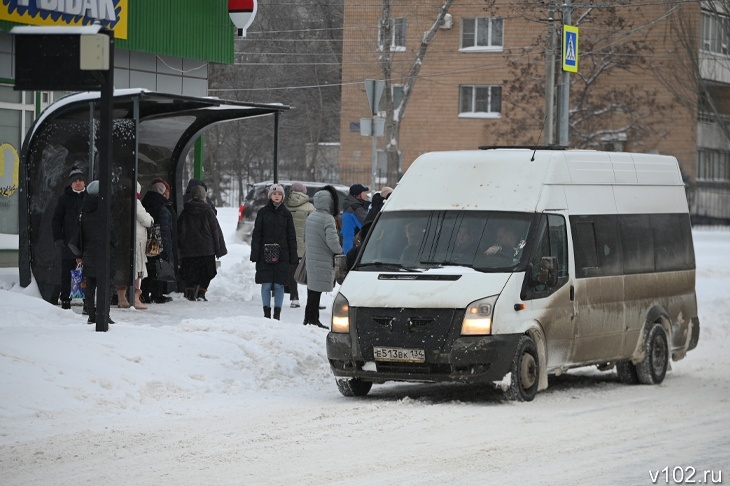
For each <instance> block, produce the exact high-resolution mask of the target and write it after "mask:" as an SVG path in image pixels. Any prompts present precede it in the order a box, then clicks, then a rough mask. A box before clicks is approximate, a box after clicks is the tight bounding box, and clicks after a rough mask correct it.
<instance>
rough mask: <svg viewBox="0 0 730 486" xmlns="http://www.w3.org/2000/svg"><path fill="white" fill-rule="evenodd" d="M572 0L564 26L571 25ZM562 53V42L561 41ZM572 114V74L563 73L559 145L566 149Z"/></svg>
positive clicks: (565, 9) (567, 0)
mask: <svg viewBox="0 0 730 486" xmlns="http://www.w3.org/2000/svg"><path fill="white" fill-rule="evenodd" d="M571 10H572V7H571V0H565V3H563V25H570V22H571V18H570V16H571V15H570V14H571ZM564 38H565V34H563V35H562V36H561V39H564ZM561 51H562V41H561ZM569 112H570V73H569V72H567V71H563V73H562V75H561V85H560V109H559V119H558V143H559V144H560V145H562V146H564V147H567V146H568V144H569V143H570V141H569V140H568V120H569V117H568V114H569Z"/></svg>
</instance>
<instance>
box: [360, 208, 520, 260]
mask: <svg viewBox="0 0 730 486" xmlns="http://www.w3.org/2000/svg"><path fill="white" fill-rule="evenodd" d="M533 217H534V215H533V214H529V213H514V212H497V211H456V210H455V211H386V212H383V213H381V214H380V217H379V218H378V221H377V222H376V224H375V225H374V227H373V228H372V229H371V231H370V234H369V235H368V239H367V241H366V243H365V247H364V249H363V250H362V254H361V257H360V261H359V262H358V264H357V266H356V268H357V269H362V270H374V271H383V270H390V271H392V270H396V271H397V270H401V271H404V270H405V271H420V270H423V269H428V268H434V267H443V266H448V265H458V266H465V267H471V268H474V269H475V270H479V271H483V272H496V271H499V272H504V271H513V270H514V269H515V268H516V267H518V266H519V265H520V264H521V263H522V262H523V260H524V258H526V255H527V253H528V252H527V250H526V248H525V247H526V241H527V235H528V233H529V231H530V224H531V222H532V221H533ZM523 255H524V258H523Z"/></svg>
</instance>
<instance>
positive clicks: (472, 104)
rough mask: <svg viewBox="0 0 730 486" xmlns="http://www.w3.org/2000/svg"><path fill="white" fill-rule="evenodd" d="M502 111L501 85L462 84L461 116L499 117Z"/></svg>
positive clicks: (460, 97) (460, 96) (460, 94)
mask: <svg viewBox="0 0 730 486" xmlns="http://www.w3.org/2000/svg"><path fill="white" fill-rule="evenodd" d="M501 113H502V87H501V86H461V87H460V93H459V116H460V117H463V118H497V117H499V116H500V114H501Z"/></svg>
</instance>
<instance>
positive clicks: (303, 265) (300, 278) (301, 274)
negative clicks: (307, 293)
mask: <svg viewBox="0 0 730 486" xmlns="http://www.w3.org/2000/svg"><path fill="white" fill-rule="evenodd" d="M294 281H295V282H296V283H298V284H302V285H307V254H306V253H305V254H304V255H303V256H302V259H301V260H299V265H297V269H296V270H294Z"/></svg>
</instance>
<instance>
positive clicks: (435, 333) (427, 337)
mask: <svg viewBox="0 0 730 486" xmlns="http://www.w3.org/2000/svg"><path fill="white" fill-rule="evenodd" d="M353 314H354V320H355V328H356V332H357V339H358V341H359V344H360V350H361V352H362V354H363V358H364V359H365V360H366V361H371V360H373V356H374V355H373V346H384V347H394V348H415V349H424V350H426V354H427V356H428V355H431V354H432V352H433V351H436V352H437V353H435V354H437V355H438V354H442V353H448V352H450V349H451V343H452V342H453V340H454V339H455V337H458V335H459V329H460V328H461V320H462V318H463V317H464V310H463V309H461V310H457V309H409V308H384V307H379V308H372V307H358V308H357V309H356V311H355V312H354V313H353Z"/></svg>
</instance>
